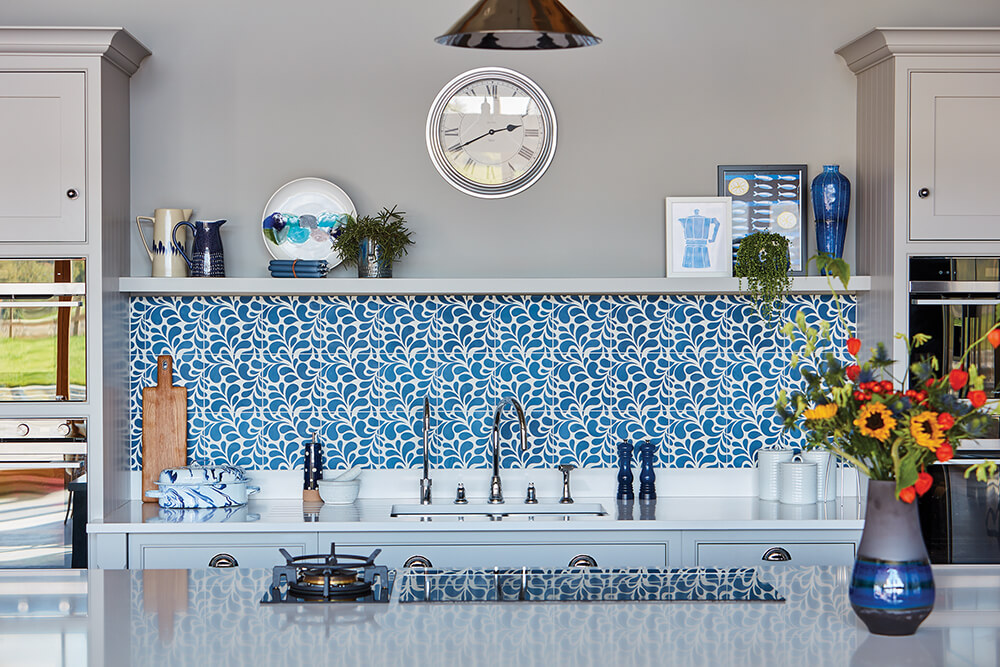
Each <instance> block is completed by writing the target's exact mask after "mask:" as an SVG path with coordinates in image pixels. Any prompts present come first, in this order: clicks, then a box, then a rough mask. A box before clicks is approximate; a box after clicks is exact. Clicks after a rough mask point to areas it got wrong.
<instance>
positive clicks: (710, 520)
mask: <svg viewBox="0 0 1000 667" xmlns="http://www.w3.org/2000/svg"><path fill="white" fill-rule="evenodd" d="M444 502H445V503H447V501H444ZM540 502H541V503H542V504H546V505H549V506H550V507H551V506H554V505H556V504H557V503H556V499H555V498H544V497H543V498H540ZM576 502H577V503H580V504H582V503H600V504H601V505H603V506H604V508H605V510H606V511H607V514H606V515H605V516H569V517H565V516H560V515H554V516H544V517H543V516H539V517H537V518H535V519H528V518H527V517H523V516H519V517H515V516H509V517H504V518H502V519H501V520H499V521H492V520H490V519H489V518H488V517H467V518H465V519H464V520H462V521H460V520H458V518H457V517H454V516H442V517H433V518H430V519H426V520H421V518H420V517H414V516H411V517H396V518H392V517H390V510H391V507H392V505H393V504H395V503H409V504H412V500H401V499H399V498H395V499H380V498H359V499H358V500H357V501H355V503H354V504H351V505H329V504H311V503H308V504H305V503H303V502H302V501H301V500H300V499H290V498H284V499H282V498H273V499H261V500H256V499H252V500H251V501H250V502H249V503H248V504H247V505H246V506H245V507H239V508H229V509H228V510H227V509H220V510H163V509H161V508H160V507H159V506H158V505H157V504H156V503H142V502H139V501H132V502H129V503H127V504H125V505H123V506H122V507H121V508H119V509H118V510H117V511H115V512H113V513H112V514H111V515H109V516H108V517H106V519H105V521H104V522H103V523H90V524H88V527H87V529H88V531H89V532H91V533H170V532H179V531H184V532H204V533H223V532H227V533H228V532H232V533H256V532H302V531H352V532H364V531H407V532H409V531H431V530H433V531H471V530H476V531H504V530H517V531H534V530H538V531H562V530H708V529H711V530H740V529H753V530H803V529H811V530H834V529H838V530H858V531H860V530H861V529H862V528H863V527H864V519H863V511H862V506H861V503H860V502H859V500H858V499H857V498H853V497H848V498H839V499H838V500H836V501H831V502H828V503H816V504H812V505H785V504H782V503H778V502H773V501H762V500H759V499H757V498H756V497H752V496H727V497H704V496H698V497H678V496H671V497H661V498H659V499H658V500H656V501H653V502H652V503H643V502H641V501H635V502H634V504H632V506H631V510H629V507H628V506H627V505H620V504H618V503H617V502H616V501H615V499H614V498H602V497H597V498H583V497H579V498H576ZM476 503H478V504H482V499H478V500H477V499H475V498H473V499H471V500H470V505H471V504H476ZM514 504H520V502H519V501H518V502H517V503H514V502H511V503H509V505H514Z"/></svg>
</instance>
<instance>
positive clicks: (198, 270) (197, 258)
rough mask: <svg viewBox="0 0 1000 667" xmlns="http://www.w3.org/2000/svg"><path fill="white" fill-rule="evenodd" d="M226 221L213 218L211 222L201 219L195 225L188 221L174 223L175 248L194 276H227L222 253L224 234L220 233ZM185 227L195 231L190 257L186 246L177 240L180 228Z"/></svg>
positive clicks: (182, 229)
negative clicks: (185, 248) (186, 251)
mask: <svg viewBox="0 0 1000 667" xmlns="http://www.w3.org/2000/svg"><path fill="white" fill-rule="evenodd" d="M225 222H226V221H225V220H212V221H210V222H206V221H204V220H199V221H197V222H195V223H194V224H193V225H192V224H191V223H190V222H186V221H182V222H178V223H177V224H176V225H174V232H173V238H174V248H175V249H176V250H177V251H178V252H179V253H180V254H181V257H183V258H184V261H185V262H187V265H188V268H189V269H190V271H191V275H192V276H193V277H201V278H206V277H211V278H223V277H225V275H226V266H225V262H224V259H225V258H224V257H223V255H222V236H221V235H220V234H219V229H220V228H221V227H222V225H224V224H225ZM185 227H190V228H191V231H192V232H194V239H193V240H192V241H191V256H190V257H188V255H187V254H186V253H185V252H184V246H183V245H182V244H181V243H180V242H179V241H178V240H177V231H178V229H179V230H181V231H184V228H185Z"/></svg>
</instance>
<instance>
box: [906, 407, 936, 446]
mask: <svg viewBox="0 0 1000 667" xmlns="http://www.w3.org/2000/svg"><path fill="white" fill-rule="evenodd" d="M937 420H938V415H937V413H936V412H931V411H929V410H925V411H923V412H921V413H920V414H919V415H917V416H916V417H914V418H912V419H911V420H910V434H911V435H913V439H914V440H916V441H917V444H918V445H920V446H921V447H926V448H927V449H929V450H931V451H932V452H935V451H937V448H938V447H940V446H941V443H942V442H944V435H943V434H942V433H941V427H940V426H939V425H938V421H937Z"/></svg>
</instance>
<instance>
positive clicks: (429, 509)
mask: <svg viewBox="0 0 1000 667" xmlns="http://www.w3.org/2000/svg"><path fill="white" fill-rule="evenodd" d="M607 513H608V512H607V510H605V509H604V505H602V504H600V503H572V504H566V505H562V504H559V503H538V504H537V505H534V504H531V505H529V504H525V503H502V504H498V505H490V504H488V503H469V504H468V505H456V504H454V503H442V504H440V505H433V504H431V505H421V504H419V503H413V504H400V505H393V506H392V511H391V512H390V516H394V517H396V516H511V515H521V516H579V515H586V516H605V515H606V514H607Z"/></svg>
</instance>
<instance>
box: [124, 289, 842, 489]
mask: <svg viewBox="0 0 1000 667" xmlns="http://www.w3.org/2000/svg"><path fill="white" fill-rule="evenodd" d="M841 302H842V305H843V307H844V314H845V316H846V320H847V322H848V324H849V325H851V326H853V323H854V320H855V302H854V299H853V298H852V297H846V298H845V297H841ZM799 310H802V311H803V312H805V314H806V318H807V321H808V322H809V323H810V324H811V325H813V326H818V325H819V323H820V322H821V321H824V320H825V321H827V322H830V323H831V324H833V325H834V326H833V339H834V342H835V344H836V346H835V348H834V349H835V350H837V351H842V350H843V349H844V345H843V343H844V341H845V340H846V337H847V332H846V331H844V330H843V327H842V326H840V325H838V324H836V322H837V318H836V306H835V304H834V301H833V299H832V297H830V296H825V295H793V296H790V297H788V299H787V300H786V302H785V306H784V307H783V310H782V313H781V315H782V319H787V318H791V317H794V314H795V313H796V312H797V311H799ZM130 318H131V321H130V328H131V346H132V347H131V375H130V377H131V448H132V467H133V469H135V470H138V469H139V468H140V465H141V460H140V456H141V436H142V410H141V406H142V387H145V386H150V385H153V384H155V382H156V378H155V373H156V357H157V355H160V354H171V355H173V357H174V374H175V377H174V381H175V383H176V384H180V385H184V386H186V387H188V451H189V452H190V458H191V460H192V462H199V463H232V464H237V465H241V466H244V467H247V468H252V469H264V470H282V469H291V468H298V467H301V465H302V448H303V443H304V442H305V441H306V440H307V439H308V438H309V437H310V436H311V434H312V433H314V432H316V433H319V437H320V439H321V440H322V442H323V443H324V448H325V458H326V461H327V465H328V466H329V467H331V468H343V467H346V466H351V465H355V464H360V465H362V466H365V467H369V468H409V467H416V466H417V465H418V464H419V463H420V444H421V439H422V436H423V424H422V412H421V410H422V404H423V398H424V396H425V395H429V396H430V401H431V406H432V417H431V427H432V430H431V452H432V465H433V466H434V467H439V468H458V467H480V468H482V467H486V466H487V465H488V459H489V455H490V448H489V436H490V420H491V418H492V411H493V408H494V407H495V406H496V405H497V403H498V402H499V401H500V400H501V399H502V398H504V397H507V396H516V397H517V398H518V399H519V400H520V401H521V403H522V404H523V405H524V407H525V411H526V413H527V418H528V451H527V452H521V451H515V450H516V448H515V447H504V448H502V454H503V458H502V460H501V464H502V465H503V466H504V467H552V466H555V465H557V464H560V463H574V464H576V465H578V466H585V467H609V466H612V465H614V464H615V461H616V454H615V443H616V442H617V441H619V440H621V439H622V438H631V439H632V440H635V441H639V440H642V439H645V438H651V439H653V440H654V441H656V442H658V443H659V465H660V466H663V467H674V468H692V467H716V468H718V467H730V468H731V467H735V468H740V467H749V466H752V465H753V460H754V452H755V451H756V450H757V449H758V448H760V447H761V446H762V445H764V444H767V443H772V442H776V441H781V442H787V441H789V436H788V435H786V434H784V433H782V432H781V428H780V424H779V422H778V419H777V417H776V416H775V414H774V411H773V409H772V406H773V404H774V400H775V398H776V396H777V393H778V391H779V390H780V389H781V388H785V387H792V386H797V385H801V382H802V379H801V376H800V375H799V374H798V372H797V371H794V370H792V369H790V368H789V359H790V357H791V354H792V353H793V349H792V346H791V345H790V344H789V342H788V341H787V339H785V338H784V337H783V336H781V334H779V333H778V332H777V331H776V328H777V327H776V326H775V323H771V324H768V323H766V322H764V321H762V320H761V319H760V317H759V316H758V315H757V312H756V310H755V309H754V307H753V304H752V303H751V302H750V301H749V300H748V299H747V298H746V297H743V296H741V295H717V296H711V295H710V296H700V295H664V296H631V295H625V296H614V295H606V296H580V295H571V296H535V295H531V296H521V295H511V296H415V297H406V296H372V297H346V296H345V297H340V296H317V297H291V296H273V297H265V296H254V297H223V296H210V297H135V298H133V299H132V301H131V312H130ZM777 324H779V325H780V322H778V323H777ZM841 353H842V352H841ZM514 421H515V420H513V419H511V418H508V419H507V420H505V423H504V430H503V432H502V434H501V436H502V437H504V438H506V439H508V440H510V441H512V442H513V440H514V438H515V437H516V434H515V433H514V429H513V427H512V425H511V424H512V423H513V422H514ZM791 444H795V443H794V442H792V443H791Z"/></svg>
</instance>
